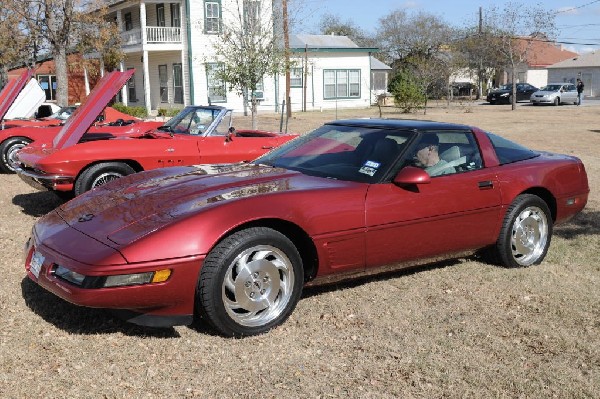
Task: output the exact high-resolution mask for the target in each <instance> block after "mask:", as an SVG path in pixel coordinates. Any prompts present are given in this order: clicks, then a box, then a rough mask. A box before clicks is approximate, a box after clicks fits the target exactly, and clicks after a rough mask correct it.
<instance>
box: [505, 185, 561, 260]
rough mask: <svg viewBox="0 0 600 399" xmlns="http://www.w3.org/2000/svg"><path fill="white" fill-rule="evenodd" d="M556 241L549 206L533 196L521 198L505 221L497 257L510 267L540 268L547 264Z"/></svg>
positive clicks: (508, 213)
mask: <svg viewBox="0 0 600 399" xmlns="http://www.w3.org/2000/svg"><path fill="white" fill-rule="evenodd" d="M551 238H552V216H551V214H550V210H549V208H548V205H547V204H546V203H545V202H544V201H543V200H542V199H541V198H539V197H537V196H535V195H531V194H522V195H519V196H518V197H517V198H516V199H515V200H514V201H513V203H512V204H511V205H510V207H509V208H508V210H507V212H506V216H505V217H504V222H503V224H502V230H501V231H500V236H499V237H498V241H497V242H496V255H497V258H498V260H499V261H500V263H501V264H503V265H504V266H506V267H526V266H531V265H537V264H540V263H541V262H542V260H544V257H545V256H546V253H547V252H548V247H549V246H550V239H551Z"/></svg>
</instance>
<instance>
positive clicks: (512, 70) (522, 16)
mask: <svg viewBox="0 0 600 399" xmlns="http://www.w3.org/2000/svg"><path fill="white" fill-rule="evenodd" d="M555 18H556V13H554V12H551V11H548V10H546V9H544V8H543V7H542V6H540V5H536V6H529V5H525V4H522V3H516V2H510V3H506V4H505V6H504V7H503V8H502V9H499V8H496V7H492V8H490V9H488V10H486V11H485V13H484V23H485V26H486V29H488V30H489V32H490V33H491V36H492V37H490V38H489V40H488V44H489V47H490V50H491V51H493V52H496V53H497V54H498V55H499V56H500V62H501V65H502V66H503V67H504V68H506V69H507V70H508V72H509V74H510V81H511V82H512V96H511V100H512V101H511V103H512V109H513V110H514V109H515V108H516V100H517V96H516V84H517V79H516V73H517V70H518V68H519V67H521V66H522V65H524V64H526V62H527V60H528V57H529V56H530V55H529V53H530V50H531V48H532V46H533V44H534V43H535V41H536V40H540V36H543V40H549V39H551V38H553V37H554V36H555V34H556V24H555Z"/></svg>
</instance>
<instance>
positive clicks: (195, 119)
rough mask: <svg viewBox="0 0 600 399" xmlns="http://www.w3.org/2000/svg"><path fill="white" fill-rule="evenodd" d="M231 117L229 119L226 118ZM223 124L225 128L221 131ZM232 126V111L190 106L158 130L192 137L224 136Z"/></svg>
mask: <svg viewBox="0 0 600 399" xmlns="http://www.w3.org/2000/svg"><path fill="white" fill-rule="evenodd" d="M226 115H229V116H230V117H229V118H226ZM222 123H225V124H226V125H228V126H225V127H223V128H221V129H219V126H221V124H222ZM230 126H231V110H228V109H225V108H214V107H198V106H189V107H185V108H184V109H182V110H181V111H180V112H179V113H178V114H177V115H175V116H174V117H172V118H171V119H169V120H168V121H167V122H165V124H164V125H162V126H160V127H159V128H158V130H161V131H167V132H169V133H172V134H183V135H192V136H200V137H206V136H224V135H225V134H226V133H227V129H228V128H229V127H230Z"/></svg>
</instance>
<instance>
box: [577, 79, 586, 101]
mask: <svg viewBox="0 0 600 399" xmlns="http://www.w3.org/2000/svg"><path fill="white" fill-rule="evenodd" d="M583 87H584V86H583V82H582V81H581V79H579V78H577V105H581V103H582V102H583Z"/></svg>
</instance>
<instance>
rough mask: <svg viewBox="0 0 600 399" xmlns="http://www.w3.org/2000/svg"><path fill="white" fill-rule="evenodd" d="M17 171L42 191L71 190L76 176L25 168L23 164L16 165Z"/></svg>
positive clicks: (22, 178)
mask: <svg viewBox="0 0 600 399" xmlns="http://www.w3.org/2000/svg"><path fill="white" fill-rule="evenodd" d="M15 171H16V173H17V174H18V175H19V177H20V178H21V180H23V181H24V182H25V183H27V184H29V185H30V186H31V187H33V188H35V189H36V190H40V191H46V190H54V191H71V190H73V185H74V183H75V176H67V175H57V174H54V175H51V174H44V173H40V172H36V171H33V170H30V169H25V168H23V167H22V165H18V166H16V167H15Z"/></svg>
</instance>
